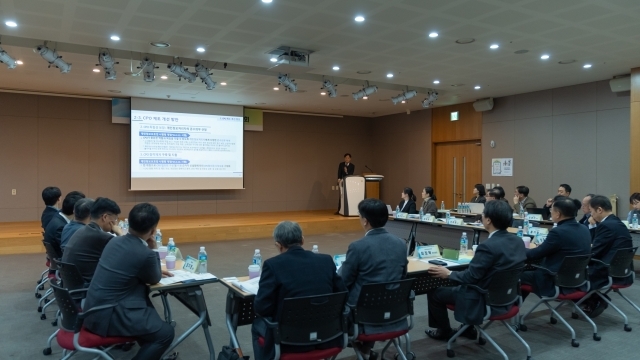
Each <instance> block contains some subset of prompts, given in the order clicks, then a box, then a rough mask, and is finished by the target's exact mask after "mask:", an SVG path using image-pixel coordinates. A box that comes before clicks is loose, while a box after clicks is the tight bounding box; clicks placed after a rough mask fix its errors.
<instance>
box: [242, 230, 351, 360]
mask: <svg viewBox="0 0 640 360" xmlns="http://www.w3.org/2000/svg"><path fill="white" fill-rule="evenodd" d="M273 238H274V239H275V245H276V248H277V249H278V251H279V252H280V254H279V255H277V256H275V257H273V258H271V259H268V260H266V261H265V262H264V264H263V266H262V275H261V276H260V287H259V290H258V294H257V295H256V298H255V300H254V303H253V309H254V311H255V313H256V314H258V315H259V317H257V318H256V319H255V321H254V322H253V326H252V327H251V333H252V336H253V351H254V354H255V358H256V360H269V359H273V358H274V356H275V345H274V339H273V333H272V332H271V330H270V329H268V328H267V326H266V323H265V322H264V320H263V318H271V320H273V321H278V320H279V319H280V315H281V312H282V302H283V300H284V299H286V298H295V297H302V296H313V295H324V294H331V293H335V292H341V291H346V288H345V286H344V283H343V282H342V279H341V278H340V276H338V274H337V273H336V265H335V264H334V262H333V259H332V258H331V256H329V255H324V254H314V253H312V252H311V251H305V250H304V249H303V248H302V245H303V244H304V237H303V236H302V229H301V228H300V225H298V223H295V222H292V221H283V222H281V223H279V224H278V225H277V226H276V228H275V229H274V230H273ZM259 338H263V339H264V344H263V346H260V344H259V340H258V339H259ZM336 346H343V344H342V338H338V339H335V340H334V341H330V342H327V343H324V344H322V345H320V346H318V347H317V348H319V349H322V348H325V349H326V348H332V347H336ZM315 348H316V347H314V346H304V347H301V346H296V347H293V346H283V347H282V348H281V350H282V351H283V352H307V351H311V350H313V349H315Z"/></svg>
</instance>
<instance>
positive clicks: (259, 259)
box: [252, 249, 262, 269]
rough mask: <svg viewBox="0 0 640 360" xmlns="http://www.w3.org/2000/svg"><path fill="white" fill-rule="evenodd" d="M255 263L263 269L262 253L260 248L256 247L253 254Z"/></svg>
mask: <svg viewBox="0 0 640 360" xmlns="http://www.w3.org/2000/svg"><path fill="white" fill-rule="evenodd" d="M252 263H253V265H258V266H260V268H261V269H262V255H260V249H256V252H255V253H254V254H253V262H252Z"/></svg>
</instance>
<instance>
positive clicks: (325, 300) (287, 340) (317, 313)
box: [258, 291, 348, 360]
mask: <svg viewBox="0 0 640 360" xmlns="http://www.w3.org/2000/svg"><path fill="white" fill-rule="evenodd" d="M346 301H347V292H346V291H343V292H339V293H334V294H326V295H318V296H306V297H299V298H291V299H284V302H283V304H282V313H281V316H280V321H278V322H273V321H269V320H268V319H266V318H263V320H264V321H265V322H266V323H267V326H268V327H269V328H270V329H272V331H273V338H274V342H275V348H276V355H275V358H274V360H279V359H282V360H288V359H295V360H320V359H335V358H336V356H338V354H339V353H340V352H341V351H342V349H344V348H345V346H346V344H347V316H348V309H347V308H346V307H345V304H346ZM340 337H342V339H343V343H342V344H343V346H342V347H331V348H329V349H316V350H311V351H309V352H305V353H286V352H284V353H283V352H282V350H281V345H289V346H317V345H320V344H323V343H327V342H329V341H332V340H335V339H337V338H340ZM258 343H259V344H262V345H264V339H259V340H258Z"/></svg>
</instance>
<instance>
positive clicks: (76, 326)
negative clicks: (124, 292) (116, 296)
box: [73, 304, 118, 333]
mask: <svg viewBox="0 0 640 360" xmlns="http://www.w3.org/2000/svg"><path fill="white" fill-rule="evenodd" d="M116 306H118V304H106V305H100V306H95V307H92V308H91V309H89V310H87V311H83V312H81V313H78V316H77V317H76V323H75V324H74V326H73V332H75V333H78V332H80V329H82V324H83V323H84V319H85V318H86V317H87V316H89V315H91V314H93V313H95V312H97V311H101V310H105V309H110V308H113V307H116Z"/></svg>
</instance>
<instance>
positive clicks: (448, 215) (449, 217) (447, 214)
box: [445, 211, 451, 223]
mask: <svg viewBox="0 0 640 360" xmlns="http://www.w3.org/2000/svg"><path fill="white" fill-rule="evenodd" d="M445 216H446V219H447V223H449V219H451V212H449V211H447V213H446V215H445Z"/></svg>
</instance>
